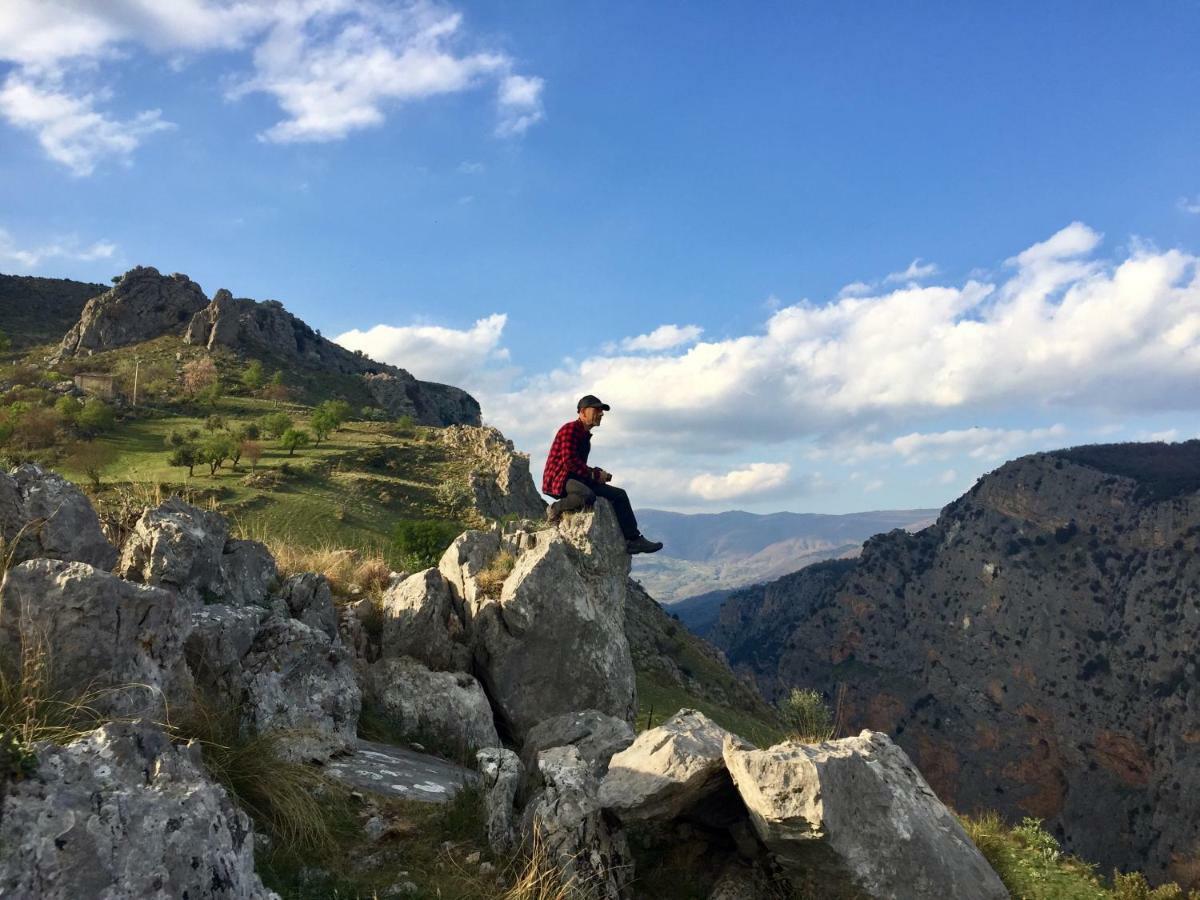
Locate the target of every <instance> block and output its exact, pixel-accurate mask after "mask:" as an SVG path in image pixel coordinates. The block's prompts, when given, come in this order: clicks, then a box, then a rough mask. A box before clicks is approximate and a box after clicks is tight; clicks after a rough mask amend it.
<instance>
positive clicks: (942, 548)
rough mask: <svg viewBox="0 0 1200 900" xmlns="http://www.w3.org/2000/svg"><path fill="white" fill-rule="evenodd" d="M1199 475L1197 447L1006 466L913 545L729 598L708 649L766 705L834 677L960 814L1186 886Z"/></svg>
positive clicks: (1199, 624) (1196, 762) (860, 721)
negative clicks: (1033, 824) (754, 685)
mask: <svg viewBox="0 0 1200 900" xmlns="http://www.w3.org/2000/svg"><path fill="white" fill-rule="evenodd" d="M1198 472H1200V442H1196V441H1190V442H1187V443H1184V444H1175V445H1164V444H1157V445H1155V444H1139V445H1126V446H1120V445H1110V446H1093V447H1084V448H1077V449H1075V450H1070V451H1059V452H1055V453H1039V454H1035V455H1032V456H1027V457H1023V458H1021V459H1018V460H1015V461H1013V462H1010V463H1007V464H1006V465H1004V466H1002V467H1001V468H1000V469H998V470H997V471H995V472H993V473H991V474H989V475H986V476H984V477H983V478H982V479H981V480H980V481H979V482H978V483H977V484H976V485H975V487H974V488H972V489H971V490H970V491H969V492H968V493H967V494H966V495H965V496H963V497H961V498H959V499H958V500H956V501H955V502H954V503H952V504H950V505H949V506H947V507H946V509H945V510H943V512H942V515H941V517H940V518H939V519H938V521H937V523H936V524H935V525H933V526H932V527H930V528H928V529H926V530H924V531H922V532H919V533H917V534H912V535H909V534H904V533H902V532H892V533H890V534H886V535H880V536H878V537H875V538H873V539H871V540H870V541H868V542H867V544H866V546H865V547H864V549H863V553H862V556H861V558H860V559H859V560H858V561H857V562H856V563H838V564H820V565H818V566H813V567H810V568H809V569H806V570H804V571H802V572H799V573H796V574H795V575H791V576H787V577H785V578H783V579H780V580H779V581H776V582H772V583H771V584H768V585H765V586H763V587H759V588H754V589H749V590H746V591H743V592H740V593H739V594H735V595H734V596H733V597H732V598H731V599H730V600H729V601H728V602H727V603H726V605H725V608H724V609H723V610H722V612H721V621H720V623H719V625H718V628H717V629H716V631H715V632H714V634H713V640H714V641H715V642H716V643H717V644H718V645H719V646H720V647H721V648H722V649H723V650H725V652H726V653H727V654H728V656H729V659H730V661H731V662H732V663H733V664H734V665H735V666H737V667H739V668H741V669H742V670H743V671H746V672H749V673H751V674H753V675H754V677H755V678H756V679H757V680H758V683H759V684H760V686H761V687H762V688H763V690H764V692H765V693H768V694H770V695H774V696H778V695H780V694H781V693H783V692H784V691H786V690H787V689H788V688H789V687H790V686H793V685H799V686H803V687H813V688H817V689H820V690H822V691H824V692H826V695H827V696H828V697H831V698H832V697H833V696H834V694H835V692H836V691H837V689H838V686H839V685H840V686H844V689H845V699H844V701H843V703H842V717H843V719H844V720H845V721H847V723H848V724H849V726H850V727H853V728H870V729H872V730H876V731H883V732H887V733H889V734H892V735H894V736H895V739H896V741H897V742H898V743H899V744H900V746H901V747H903V748H904V749H905V751H906V752H907V753H908V754H909V755H910V756H911V757H912V759H913V760H914V761H915V762H916V764H917V766H918V767H919V768H920V770H921V772H922V773H923V774H924V776H925V777H926V778H927V779H928V781H929V783H930V784H931V785H932V786H933V788H934V790H935V791H936V792H937V794H938V796H939V797H942V798H943V799H944V800H946V802H948V803H949V804H951V805H952V806H953V807H954V808H956V809H957V810H959V811H960V812H963V813H973V812H978V811H983V810H996V811H998V812H1000V813H1001V814H1002V815H1004V816H1005V817H1007V818H1008V819H1009V820H1010V821H1019V820H1020V819H1021V818H1022V817H1024V816H1033V817H1036V818H1039V819H1043V820H1045V822H1046V824H1047V827H1048V828H1049V830H1051V831H1052V832H1053V833H1054V834H1055V835H1056V836H1058V837H1059V838H1060V839H1061V840H1062V842H1063V844H1064V845H1065V847H1066V848H1067V849H1069V850H1070V851H1071V852H1074V853H1076V854H1078V855H1080V856H1082V857H1083V858H1085V859H1088V860H1091V861H1094V862H1097V863H1099V865H1100V868H1101V870H1109V869H1111V868H1113V867H1118V868H1121V869H1122V870H1131V869H1143V870H1145V871H1146V872H1147V875H1148V876H1149V877H1150V878H1151V879H1152V880H1163V879H1169V880H1178V881H1181V882H1193V881H1194V878H1195V873H1194V870H1190V869H1189V866H1190V864H1189V863H1188V862H1187V859H1188V857H1187V853H1186V851H1183V850H1181V848H1192V847H1195V846H1196V845H1197V843H1200V820H1198V819H1197V818H1196V816H1194V815H1192V814H1191V812H1190V807H1189V805H1188V801H1187V800H1186V799H1185V798H1187V797H1189V796H1191V795H1193V794H1195V793H1196V792H1198V791H1200V755H1198V754H1196V753H1195V752H1194V743H1192V742H1193V741H1194V740H1195V738H1196V735H1200V694H1198V691H1197V687H1196V681H1195V665H1194V662H1193V660H1194V655H1195V647H1196V645H1197V643H1200V595H1198V594H1197V591H1196V589H1195V588H1196V585H1197V584H1200V553H1198V552H1197V551H1198V550H1200V493H1197V488H1200V478H1198V477H1197V473H1198ZM1096 822H1105V823H1108V827H1104V828H1097V827H1095V823H1096Z"/></svg>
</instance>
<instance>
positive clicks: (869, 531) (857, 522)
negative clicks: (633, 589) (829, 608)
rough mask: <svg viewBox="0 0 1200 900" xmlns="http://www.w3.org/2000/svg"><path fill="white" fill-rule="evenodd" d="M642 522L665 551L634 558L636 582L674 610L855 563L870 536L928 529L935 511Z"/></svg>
mask: <svg viewBox="0 0 1200 900" xmlns="http://www.w3.org/2000/svg"><path fill="white" fill-rule="evenodd" d="M637 515H638V522H639V524H640V525H641V526H642V530H643V531H645V533H646V534H648V535H650V536H651V537H653V538H654V539H655V540H660V541H662V542H663V543H664V544H665V545H666V546H665V547H664V549H663V550H662V551H661V552H659V553H656V554H654V555H653V556H637V557H634V566H633V574H634V577H635V578H637V579H638V581H640V582H642V584H644V585H645V586H646V589H647V590H648V591H650V593H651V594H652V595H653V596H655V597H657V598H658V599H659V600H660V601H661V602H663V603H674V602H677V601H679V600H682V599H684V598H686V597H693V596H696V595H697V594H705V593H708V592H710V591H716V590H724V589H730V588H739V587H745V586H746V585H750V584H757V583H760V582H763V581H769V580H771V579H772V578H778V577H779V576H780V575H785V574H787V573H788V572H795V571H796V570H797V569H801V568H803V567H804V566H806V565H809V564H810V563H814V562H819V561H820V560H823V559H833V558H838V557H846V556H854V555H856V554H857V553H858V551H859V548H860V547H861V546H862V542H863V541H865V540H866V539H867V538H869V537H871V536H872V535H874V534H879V533H880V532H885V531H891V530H892V529H894V528H904V529H907V530H910V531H912V530H916V529H919V528H923V527H925V526H926V525H929V524H930V523H932V522H933V521H934V519H935V518H936V517H937V510H935V509H903V510H881V511H874V512H862V513H849V514H846V515H822V514H817V513H790V512H781V513H770V514H767V515H759V514H756V513H748V512H741V511H732V512H723V513H701V514H694V515H689V514H685V513H674V512H664V511H662V510H657V509H643V510H638V514H637Z"/></svg>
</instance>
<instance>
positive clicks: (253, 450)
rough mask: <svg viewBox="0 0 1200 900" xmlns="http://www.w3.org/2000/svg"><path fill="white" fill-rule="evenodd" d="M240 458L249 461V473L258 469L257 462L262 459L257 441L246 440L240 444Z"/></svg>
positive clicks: (261, 450) (260, 446)
mask: <svg viewBox="0 0 1200 900" xmlns="http://www.w3.org/2000/svg"><path fill="white" fill-rule="evenodd" d="M241 450H242V456H244V457H246V459H248V460H250V469H251V471H256V470H257V469H258V461H259V460H260V459H262V455H263V448H262V444H260V443H259V442H258V441H252V440H246V441H242V444H241Z"/></svg>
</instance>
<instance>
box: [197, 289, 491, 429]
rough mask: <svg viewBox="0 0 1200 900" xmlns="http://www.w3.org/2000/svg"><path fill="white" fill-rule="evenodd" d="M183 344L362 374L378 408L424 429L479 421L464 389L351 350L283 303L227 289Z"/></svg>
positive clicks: (201, 314) (476, 406) (203, 313)
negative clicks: (236, 295) (238, 294)
mask: <svg viewBox="0 0 1200 900" xmlns="http://www.w3.org/2000/svg"><path fill="white" fill-rule="evenodd" d="M184 340H185V341H186V342H187V343H189V344H194V345H196V346H201V347H206V348H208V349H209V350H214V349H216V348H218V347H224V348H227V349H230V350H236V351H238V352H242V353H250V354H253V355H258V356H262V355H266V356H268V357H270V358H271V359H276V360H281V361H283V362H285V363H287V364H289V365H292V366H302V367H305V368H309V369H318V370H320V371H322V372H326V373H336V374H339V375H355V376H361V377H362V378H363V380H364V384H365V386H366V388H367V391H368V392H369V393H370V394H371V396H372V397H374V399H375V402H376V404H378V405H379V406H380V407H381V408H382V409H385V410H387V412H388V414H389V415H391V416H394V417H398V416H411V417H412V418H413V419H414V421H417V422H420V423H422V424H425V425H452V424H456V423H460V422H463V423H467V424H472V425H478V424H479V421H480V410H479V404H478V403H477V402H476V401H475V399H474V398H473V397H471V396H470V395H469V394H468V393H466V392H465V391H462V390H459V389H458V388H455V387H450V386H449V385H444V384H434V383H431V382H427V381H418V380H417V379H416V378H414V377H413V376H412V375H411V374H409V373H408V372H406V371H405V370H404V369H399V368H396V367H395V366H389V365H385V364H383V363H377V362H375V361H373V360H371V359H369V358H368V357H366V356H363V355H362V354H361V353H354V352H352V351H350V350H347V349H346V348H345V347H342V346H340V345H338V344H335V343H334V342H333V341H330V340H328V339H326V338H324V337H322V336H321V335H320V334H318V333H317V332H316V331H314V330H313V329H312V328H310V327H309V326H308V325H306V324H305V323H304V322H302V321H301V320H300V319H298V318H296V317H295V316H293V315H292V314H291V313H289V312H288V311H287V310H286V309H284V308H283V304H282V303H280V302H279V301H278V300H263V301H262V302H257V301H255V300H249V299H246V298H234V296H233V294H231V293H230V292H229V291H227V290H225V289H224V288H222V289H221V290H219V291H217V293H216V295H215V296H214V297H213V300H212V303H210V304H208V305H207V306H206V307H205V308H204V309H202V310H200V311H198V312H197V313H196V314H195V316H194V317H192V318H191V320H190V322H189V323H188V326H187V329H186V331H185V333H184Z"/></svg>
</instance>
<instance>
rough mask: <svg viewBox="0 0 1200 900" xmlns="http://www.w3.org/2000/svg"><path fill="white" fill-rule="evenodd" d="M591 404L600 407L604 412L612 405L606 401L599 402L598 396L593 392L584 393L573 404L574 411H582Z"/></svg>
mask: <svg viewBox="0 0 1200 900" xmlns="http://www.w3.org/2000/svg"><path fill="white" fill-rule="evenodd" d="M592 406H594V407H596V408H597V409H602V410H604V411H605V412H608V411H609V410H610V409H612V407H611V406H609V405H608V404H607V403H601V402H600V398H599V397H597V396H596V395H595V394H586V395H584V396H583V397H580V398H579V402H578V403H576V404H575V411H576V412H582V411H583V410H585V409H588V408H589V407H592Z"/></svg>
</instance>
